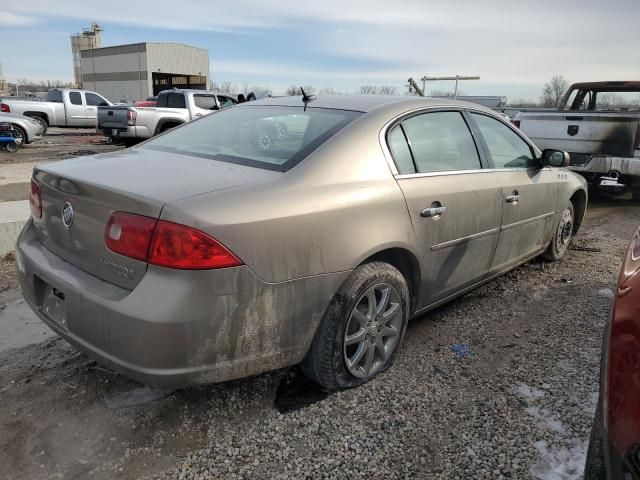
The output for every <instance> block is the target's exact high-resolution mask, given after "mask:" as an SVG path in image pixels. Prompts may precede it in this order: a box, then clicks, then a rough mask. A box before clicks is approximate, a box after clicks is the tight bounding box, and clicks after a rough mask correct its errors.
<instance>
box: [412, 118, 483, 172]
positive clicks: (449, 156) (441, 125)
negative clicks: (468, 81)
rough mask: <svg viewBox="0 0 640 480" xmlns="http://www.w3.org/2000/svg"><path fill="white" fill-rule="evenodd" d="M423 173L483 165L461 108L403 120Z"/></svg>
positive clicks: (414, 155)
mask: <svg viewBox="0 0 640 480" xmlns="http://www.w3.org/2000/svg"><path fill="white" fill-rule="evenodd" d="M402 126H403V128H404V131H405V133H406V135H407V138H408V140H409V145H410V147H411V151H412V152H413V158H414V160H415V164H416V169H417V171H418V172H420V173H428V172H444V171H451V170H476V169H480V168H482V165H481V163H480V156H479V155H478V150H477V149H476V144H475V142H474V141H473V137H472V136H471V132H470V131H469V127H468V126H467V123H466V122H465V121H464V118H463V117H462V114H461V113H460V112H433V113H423V114H421V115H416V116H414V117H410V118H408V119H407V120H405V121H403V122H402Z"/></svg>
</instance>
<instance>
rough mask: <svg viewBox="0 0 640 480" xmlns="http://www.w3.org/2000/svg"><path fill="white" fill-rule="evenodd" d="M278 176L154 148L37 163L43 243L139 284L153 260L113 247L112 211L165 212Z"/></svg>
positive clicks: (114, 278) (87, 266)
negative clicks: (185, 201) (108, 237)
mask: <svg viewBox="0 0 640 480" xmlns="http://www.w3.org/2000/svg"><path fill="white" fill-rule="evenodd" d="M277 175H280V174H278V173H277V172H271V171H266V170H260V169H255V168H250V167H245V166H240V165H234V164H228V163H222V162H216V161H212V160H209V159H203V158H198V157H190V156H183V155H179V154H171V153H158V152H155V151H152V150H137V149H132V150H129V151H125V153H121V152H118V153H112V154H103V155H98V156H95V157H83V158H78V159H73V160H66V161H63V162H58V163H53V164H47V165H43V166H40V167H37V168H36V169H35V170H34V178H35V180H36V181H37V182H38V183H39V184H40V187H41V192H42V193H41V196H42V211H43V214H42V218H36V219H34V225H35V227H36V232H37V235H38V238H39V240H40V242H41V243H42V244H43V245H44V246H45V247H46V248H48V249H49V250H51V251H52V252H54V253H55V254H56V255H58V256H59V257H61V258H62V259H64V260H65V261H67V262H69V263H71V264H73V265H75V266H76V267H78V268H80V269H82V270H84V271H85V272H87V273H90V274H92V275H94V276H96V277H98V278H100V279H102V280H105V281H107V282H110V283H113V284H115V285H118V286H120V287H122V288H127V289H133V288H134V287H135V286H136V285H137V284H138V283H139V282H140V281H141V280H142V277H143V276H144V274H145V272H146V269H147V264H146V263H145V262H143V261H139V260H135V259H131V258H128V257H125V256H122V255H119V254H116V253H114V252H112V251H110V250H109V249H108V248H107V246H106V244H105V240H104V232H105V227H106V225H107V222H108V220H109V217H110V216H111V214H112V213H114V212H117V211H121V212H128V213H134V214H138V215H144V216H147V217H152V218H159V217H160V214H161V212H162V209H163V206H164V205H165V204H166V203H168V202H172V201H175V200H179V199H182V198H188V197H192V196H195V195H200V194H203V193H208V192H212V191H217V190H222V189H228V188H234V187H239V186H242V185H246V184H250V183H256V182H261V181H266V180H268V179H269V178H271V177H273V176H277ZM67 204H68V205H69V207H70V209H71V210H72V212H73V214H72V217H73V218H72V219H71V220H70V221H69V219H68V218H67V219H66V220H67V222H66V223H65V221H64V220H65V219H63V210H64V208H65V205H67ZM69 207H68V208H67V216H68V214H69ZM193 226H194V227H196V228H197V225H193Z"/></svg>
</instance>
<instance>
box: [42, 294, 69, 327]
mask: <svg viewBox="0 0 640 480" xmlns="http://www.w3.org/2000/svg"><path fill="white" fill-rule="evenodd" d="M40 311H41V312H42V313H43V314H44V315H45V316H46V317H47V318H49V319H51V320H53V321H54V322H56V323H57V324H58V325H60V326H61V327H62V328H64V329H65V330H66V329H67V304H66V295H65V294H64V292H62V291H60V290H58V289H57V288H55V287H54V286H52V285H49V284H45V285H44V292H43V296H42V305H41V306H40Z"/></svg>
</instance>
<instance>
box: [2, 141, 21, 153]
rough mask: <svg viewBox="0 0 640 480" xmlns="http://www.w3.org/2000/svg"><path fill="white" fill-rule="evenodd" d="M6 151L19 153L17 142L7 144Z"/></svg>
mask: <svg viewBox="0 0 640 480" xmlns="http://www.w3.org/2000/svg"><path fill="white" fill-rule="evenodd" d="M4 149H5V150H6V151H7V152H9V153H16V152H17V151H18V144H17V143H15V142H12V143H7V144H6V145H5V146H4Z"/></svg>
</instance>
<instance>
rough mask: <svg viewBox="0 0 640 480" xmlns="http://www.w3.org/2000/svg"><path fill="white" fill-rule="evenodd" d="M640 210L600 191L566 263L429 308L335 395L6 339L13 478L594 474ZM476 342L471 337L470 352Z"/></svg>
mask: <svg viewBox="0 0 640 480" xmlns="http://www.w3.org/2000/svg"><path fill="white" fill-rule="evenodd" d="M25 151H26V149H25ZM1 168H2V167H0V169H1ZM0 192H2V187H0ZM639 223H640V206H637V205H635V204H632V203H630V202H629V201H627V200H625V199H596V200H592V202H591V204H590V207H589V210H588V212H587V218H586V220H585V223H584V226H583V228H582V231H581V232H580V234H579V235H578V237H577V238H576V239H575V240H574V249H572V250H570V251H569V252H568V256H567V257H566V258H565V259H564V260H563V261H561V262H558V263H553V264H543V263H541V262H538V261H534V262H531V263H529V264H527V265H524V266H522V267H520V268H518V269H516V270H514V271H512V272H511V273H509V274H507V275H505V276H503V277H501V278H499V279H498V280H496V281H494V282H492V283H490V284H488V285H486V286H484V287H482V288H480V289H478V290H476V291H474V292H472V293H470V294H468V295H465V296H464V297H462V298H460V299H458V300H455V301H453V302H451V303H450V304H448V305H445V306H443V307H441V308H439V309H437V310H435V311H432V312H430V313H428V314H426V315H424V316H422V317H420V318H418V319H416V320H415V321H413V322H412V323H411V324H410V325H409V329H408V333H407V336H406V339H405V343H404V345H403V348H402V350H401V352H400V353H399V355H398V357H397V360H396V363H395V365H394V366H393V367H392V368H391V369H390V370H389V371H388V372H387V373H385V374H383V375H381V376H380V377H378V378H377V379H375V380H374V381H372V382H370V383H368V384H367V385H364V386H362V387H360V388H356V389H353V390H350V391H345V392H340V393H335V394H331V395H326V394H324V393H323V392H319V391H317V390H315V389H313V388H312V387H310V386H309V385H308V384H307V383H306V382H305V381H304V380H303V379H302V377H300V375H299V374H298V372H297V369H296V368H291V369H285V370H280V371H276V372H272V373H269V374H265V375H260V376H257V377H253V378H248V379H244V380H240V381H234V382H228V383H224V384H219V385H212V386H203V387H196V388H189V389H182V390H177V391H173V392H165V391H159V390H154V389H150V388H147V387H144V386H142V385H139V384H137V383H134V382H132V381H129V380H127V379H126V378H123V377H122V376H120V375H117V374H116V373H114V372H112V371H110V370H108V369H104V368H102V367H101V366H100V365H97V364H96V363H95V362H93V361H91V360H89V359H88V358H87V357H85V356H83V355H82V354H79V353H77V352H76V351H75V350H74V349H73V348H72V347H70V346H69V345H67V344H66V343H65V342H64V341H62V340H60V339H58V338H56V337H49V336H46V338H47V340H46V341H44V342H38V343H31V344H30V345H27V346H23V347H21V348H13V349H8V350H5V351H3V352H0V404H1V405H2V407H1V408H0V465H2V474H3V476H4V477H6V478H8V479H39V478H43V479H44V478H47V479H48V478H70V479H73V478H77V479H84V478H94V479H110V478H118V479H130V478H131V479H132V478H141V477H142V478H178V479H187V478H188V479H191V478H194V479H201V478H212V479H231V478H234V479H240V478H244V479H255V478H282V479H299V478H314V479H315V478H366V479H378V478H380V479H382V478H385V479H387V478H424V479H453V478H460V479H462V478H491V479H496V478H539V479H578V478H581V469H582V465H583V461H584V454H585V452H586V442H587V438H588V435H589V430H590V423H591V417H592V414H593V411H594V408H595V403H596V401H597V391H598V385H597V378H598V361H599V354H600V345H601V338H602V332H603V328H604V325H605V321H606V319H607V315H608V312H609V308H610V304H611V301H612V297H613V289H614V287H615V281H616V278H617V274H618V268H619V265H620V261H621V257H622V254H623V253H624V251H625V249H626V246H627V244H628V242H629V240H630V238H631V236H632V234H633V231H634V230H635V228H636V227H637V226H638V224H639ZM582 247H588V248H586V249H585V248H582ZM593 249H596V250H597V251H592V250H593ZM12 261H13V260H12V258H6V259H4V260H3V261H2V262H0V274H1V275H2V280H3V283H2V284H0V290H3V291H1V292H0V328H1V325H2V321H3V320H2V316H3V315H5V318H4V320H5V321H6V320H10V321H12V319H13V318H14V316H15V321H16V322H18V321H20V322H28V321H31V320H30V319H25V318H23V316H21V315H23V314H24V306H23V305H22V304H21V303H20V299H19V292H18V291H17V289H16V286H15V277H11V276H9V275H7V273H6V272H7V271H8V269H10V268H12ZM13 312H19V314H18V313H13ZM7 314H8V315H9V317H10V318H8V317H7ZM38 327H40V326H38ZM36 333H37V334H38V335H43V333H42V332H40V331H38V332H36ZM0 335H1V334H0ZM140 341H141V342H142V341H144V339H140ZM460 344H464V345H466V346H468V349H463V354H462V355H456V354H455V353H454V351H453V350H452V346H456V345H460ZM465 352H466V354H465Z"/></svg>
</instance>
